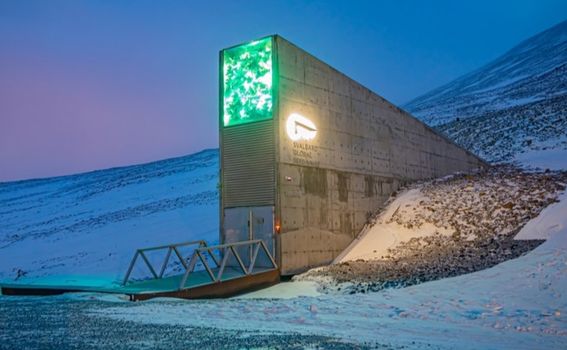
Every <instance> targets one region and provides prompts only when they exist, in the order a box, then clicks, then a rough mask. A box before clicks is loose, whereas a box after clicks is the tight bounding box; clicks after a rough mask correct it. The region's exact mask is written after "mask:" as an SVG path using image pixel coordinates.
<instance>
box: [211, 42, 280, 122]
mask: <svg viewBox="0 0 567 350" xmlns="http://www.w3.org/2000/svg"><path fill="white" fill-rule="evenodd" d="M222 74H223V75H222V76H223V123H224V126H231V125H238V124H245V123H250V122H255V121H259V120H265V119H270V118H272V104H273V98H272V38H271V37H270V38H266V39H261V40H258V41H254V42H252V43H249V44H245V45H241V46H237V47H234V48H231V49H227V50H225V51H224V52H223V66H222Z"/></svg>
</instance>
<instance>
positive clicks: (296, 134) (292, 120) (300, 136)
mask: <svg viewBox="0 0 567 350" xmlns="http://www.w3.org/2000/svg"><path fill="white" fill-rule="evenodd" d="M285 128H286V131H287V136H288V137H289V138H290V139H291V140H292V141H300V140H307V141H309V140H313V139H314V138H315V136H316V135H317V127H316V126H315V124H314V123H313V122H312V121H311V120H309V119H307V118H305V117H304V116H302V115H301V114H297V113H292V114H290V115H289V117H287V121H286V124H285Z"/></svg>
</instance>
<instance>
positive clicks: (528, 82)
mask: <svg viewBox="0 0 567 350" xmlns="http://www.w3.org/2000/svg"><path fill="white" fill-rule="evenodd" d="M566 73H567V21H564V22H562V23H560V24H558V25H556V26H554V27H552V28H550V29H548V30H546V31H544V32H542V33H540V34H537V35H535V36H534V37H532V38H529V39H527V40H525V41H523V42H521V43H520V44H519V45H517V46H516V47H514V48H513V49H511V50H510V51H508V52H507V53H506V54H504V55H502V56H501V57H499V58H497V59H496V60H494V61H493V62H491V63H489V64H487V65H486V66H484V67H481V68H480V69H478V70H476V71H473V72H471V73H469V74H467V75H465V76H463V77H460V78H458V79H456V80H454V81H452V82H450V83H449V84H446V85H444V86H441V87H440V88H437V89H435V90H433V91H431V92H429V93H427V94H425V95H423V96H421V97H418V98H416V99H415V100H413V101H411V102H409V103H408V104H407V105H405V106H404V108H405V109H406V110H408V111H409V112H411V113H412V114H413V115H415V116H416V117H418V118H419V119H421V120H423V121H425V122H426V123H428V124H430V125H432V126H435V127H436V128H437V129H439V130H441V131H442V132H444V133H446V134H447V135H448V136H449V137H451V138H452V139H453V140H455V141H457V143H459V144H461V145H463V146H465V147H466V148H468V149H469V150H471V151H473V152H475V153H477V154H479V155H480V156H482V157H485V158H486V159H488V160H491V161H506V160H512V159H514V157H515V156H516V155H518V154H520V153H523V152H528V151H540V150H549V149H555V150H557V149H559V150H564V149H567V114H566V111H567V74H566Z"/></svg>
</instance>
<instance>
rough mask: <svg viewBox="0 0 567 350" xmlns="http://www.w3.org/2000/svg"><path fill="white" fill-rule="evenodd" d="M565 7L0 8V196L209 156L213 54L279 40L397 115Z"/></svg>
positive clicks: (548, 2) (6, 0) (111, 4)
mask: <svg viewBox="0 0 567 350" xmlns="http://www.w3.org/2000/svg"><path fill="white" fill-rule="evenodd" d="M566 13H567V1H564V0H533V1H531V0H530V1H527V0H517V1H509V2H505V1H494V0H489V1H485V0H476V1H449V0H447V1H403V0H402V1H355V0H348V1H346V0H345V1H269V0H263V1H244V0H242V1H240V0H225V1H211V0H209V1H200V2H197V1H144V0H141V1H110V0H106V1H94V0H91V1H78V0H77V1H74V0H69V1H58V0H50V1H41V0H38V1H27V0H0V182H2V181H12V180H18V179H28V178H38V177H48V176H55V175H65V174H72V173H77V172H83V171H89V170H94V169H101V168H108V167H113V166H121V165H129V164H136V163H143V162H148V161H152V160H159V159H164V158H168V157H173V156H180V155H186V154H190V153H193V152H196V151H199V150H201V149H203V148H214V147H217V146H218V136H217V133H218V121H217V118H218V113H217V107H218V106H217V104H218V96H217V95H218V86H217V82H218V80H217V79H218V78H217V74H218V73H217V70H218V67H217V65H218V51H219V50H220V49H222V48H224V47H227V46H232V45H234V44H237V43H240V42H243V41H248V40H251V39H254V38H257V37H261V36H265V35H268V34H274V33H277V34H280V35H282V36H283V37H285V38H286V39H288V40H290V41H292V42H294V43H295V44H297V45H299V46H300V47H302V48H303V49H305V50H307V51H309V52H310V53H312V54H314V55H315V56H317V57H319V58H320V59H322V60H323V61H326V62H327V63H329V64H331V65H332V66H334V67H335V68H337V69H339V70H340V71H342V72H343V73H345V74H347V75H349V76H350V77H352V78H354V79H355V80H357V81H359V82H360V83H362V84H364V85H366V86H367V87H369V88H370V89H372V90H374V91H375V92H377V93H378V94H380V95H382V96H384V97H385V98H387V99H389V100H390V101H392V102H394V103H396V104H403V103H404V102H407V101H409V100H410V99H412V98H414V97H416V96H418V95H420V94H422V93H425V92H427V91H428V90H430V89H432V88H434V87H437V86H439V85H441V84H443V83H446V82H448V81H450V80H452V79H454V78H456V77H458V76H459V75H461V74H464V73H467V72H469V71H470V70H471V69H474V68H478V67H479V66H481V65H483V64H484V63H487V62H488V61H490V60H491V59H493V58H496V57H497V56H499V55H500V54H502V53H504V52H505V51H507V50H508V49H510V48H511V47H512V46H514V45H515V44H517V43H518V42H519V41H521V40H523V39H525V38H527V37H529V36H531V35H534V34H536V33H538V32H540V31H542V30H544V29H546V28H548V27H551V26H552V25H554V24H556V23H558V22H560V21H562V20H564V19H565V14H566Z"/></svg>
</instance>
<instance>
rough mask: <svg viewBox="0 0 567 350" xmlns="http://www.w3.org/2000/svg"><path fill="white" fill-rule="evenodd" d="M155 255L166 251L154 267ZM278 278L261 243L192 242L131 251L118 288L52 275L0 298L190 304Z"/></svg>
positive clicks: (7, 289) (10, 288)
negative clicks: (98, 297)
mask: <svg viewBox="0 0 567 350" xmlns="http://www.w3.org/2000/svg"><path fill="white" fill-rule="evenodd" d="M182 249H191V254H188V255H186V256H184V255H183V254H182ZM156 252H162V253H163V252H165V257H164V259H163V261H162V262H160V263H159V264H157V266H156V262H155V259H151V258H150V257H149V255H150V254H155V253H156ZM152 260H154V261H152ZM140 265H141V266H145V268H146V270H147V272H146V275H145V276H144V275H142V276H136V278H134V277H133V275H134V271H135V268H136V267H140ZM179 270H181V273H179ZM148 275H149V276H148ZM279 278H280V274H279V270H278V267H277V264H276V262H275V261H274V258H273V257H272V255H271V254H270V252H269V251H268V249H267V248H266V245H265V244H264V242H263V241H262V240H250V241H241V242H235V243H228V244H221V245H215V246H208V245H207V244H206V242H205V241H192V242H184V243H176V244H170V245H164V246H159V247H150V248H143V249H138V250H136V252H135V254H134V257H133V258H132V260H131V262H130V265H129V267H128V270H127V272H126V275H125V276H124V279H123V280H122V282H121V283H120V282H116V281H108V280H97V279H96V278H89V277H81V276H55V277H49V278H44V279H34V280H31V281H29V282H28V283H24V282H21V283H10V284H2V286H1V288H2V294H3V295H55V294H62V293H67V292H101V293H117V294H125V295H128V296H129V298H130V300H146V299H150V298H155V297H177V298H186V299H195V298H215V297H217V298H218V297H227V296H231V295H235V294H239V293H243V292H245V291H249V290H254V289H259V288H262V287H265V286H269V285H272V284H275V283H277V282H278V281H279Z"/></svg>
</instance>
